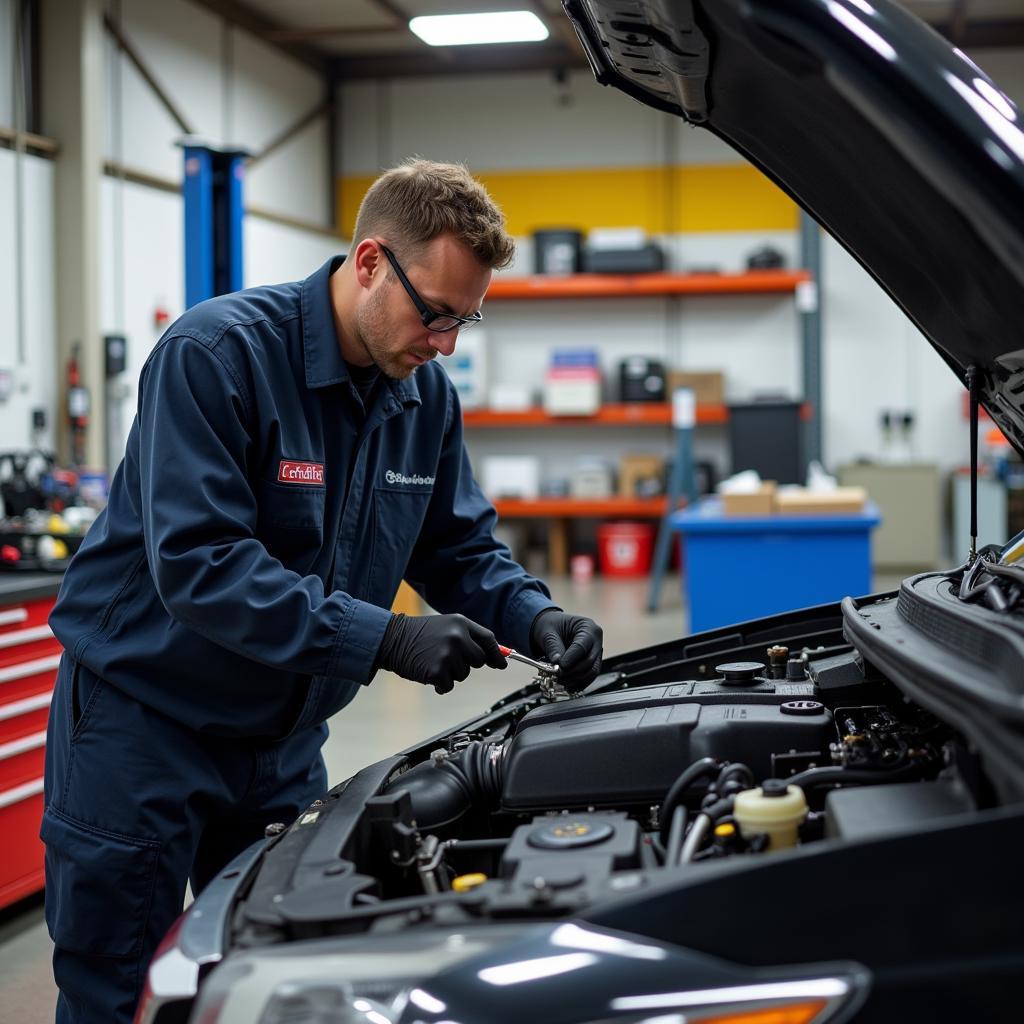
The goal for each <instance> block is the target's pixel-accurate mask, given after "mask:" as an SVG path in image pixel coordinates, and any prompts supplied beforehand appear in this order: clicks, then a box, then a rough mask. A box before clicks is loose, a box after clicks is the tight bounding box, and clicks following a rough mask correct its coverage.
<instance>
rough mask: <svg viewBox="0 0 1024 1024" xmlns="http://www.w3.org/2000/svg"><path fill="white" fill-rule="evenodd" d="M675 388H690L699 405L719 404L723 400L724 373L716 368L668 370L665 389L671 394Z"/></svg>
mask: <svg viewBox="0 0 1024 1024" xmlns="http://www.w3.org/2000/svg"><path fill="white" fill-rule="evenodd" d="M676 388H690V390H691V391H693V394H694V397H695V398H696V399H697V401H698V403H700V404H701V405H721V404H722V403H723V402H724V401H725V375H724V374H722V373H721V372H720V371H718V370H706V371H697V370H669V371H668V373H667V374H666V375H665V391H666V393H667V394H668V395H670V396H671V394H672V392H673V391H675V390H676Z"/></svg>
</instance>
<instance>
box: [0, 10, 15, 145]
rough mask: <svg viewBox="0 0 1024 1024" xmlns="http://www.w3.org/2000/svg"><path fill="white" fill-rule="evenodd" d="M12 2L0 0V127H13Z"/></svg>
mask: <svg viewBox="0 0 1024 1024" xmlns="http://www.w3.org/2000/svg"><path fill="white" fill-rule="evenodd" d="M13 9H14V3H13V0H0V125H5V126H7V127H13V125H14V96H13V92H14V81H13V77H12V75H11V74H10V72H9V69H10V67H11V64H12V61H13V59H14V54H13V49H12V38H13V34H14V22H13V14H12V12H13Z"/></svg>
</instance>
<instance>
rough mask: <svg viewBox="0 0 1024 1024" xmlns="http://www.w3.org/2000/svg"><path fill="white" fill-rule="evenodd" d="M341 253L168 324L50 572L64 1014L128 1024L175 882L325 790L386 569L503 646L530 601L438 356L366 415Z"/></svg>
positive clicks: (57, 959) (47, 820)
mask: <svg viewBox="0 0 1024 1024" xmlns="http://www.w3.org/2000/svg"><path fill="white" fill-rule="evenodd" d="M340 262H341V259H340V258H335V259H334V260H332V261H329V262H328V263H327V264H325V265H324V266H323V267H321V268H320V269H319V270H318V271H317V272H316V273H314V274H313V275H312V276H311V277H309V278H307V279H306V280H305V281H302V282H296V283H292V284H284V285H278V286H271V287H262V288H253V289H249V290H247V291H244V292H238V293H235V294H232V295H227V296H221V297H219V298H216V299H211V300H210V301H208V302H204V303H202V304H200V305H198V306H196V307H194V308H193V309H191V310H190V311H189V312H187V313H186V314H185V315H184V316H183V317H181V319H179V320H178V321H177V322H176V323H175V324H174V325H172V327H171V328H170V329H169V330H168V331H167V333H166V334H165V335H164V337H163V338H162V339H161V340H160V342H159V343H158V344H157V346H156V347H155V349H154V350H153V352H152V354H151V355H150V358H149V359H148V361H147V362H146V365H145V366H144V368H143V370H142V374H141V377H140V381H139V404H138V414H137V416H136V419H135V422H134V424H133V426H132V430H131V433H130V436H129V439H128V445H127V450H126V452H125V458H124V461H123V462H122V463H121V466H120V467H119V468H118V471H117V473H116V474H115V476H114V479H113V481H112V483H111V489H110V499H109V503H108V505H107V508H106V509H105V510H104V512H103V513H102V514H101V515H100V517H99V518H98V519H97V521H96V523H95V524H94V525H93V527H92V529H91V530H90V531H89V535H88V536H87V538H86V540H85V542H84V543H83V545H82V548H81V550H80V551H79V553H78V554H77V555H76V557H75V559H74V561H73V562H72V564H71V566H70V568H69V569H68V571H67V574H66V576H65V578H64V583H63V586H62V587H61V592H60V596H59V598H58V601H57V605H56V607H55V609H54V611H53V613H52V615H51V618H50V623H51V625H52V627H53V630H54V632H55V634H56V635H57V637H58V639H59V640H60V641H61V643H62V644H63V645H64V648H65V655H64V659H63V661H62V663H61V667H60V670H59V672H58V678H57V687H56V690H55V693H54V700H53V705H52V710H51V716H50V723H49V732H48V737H47V764H46V794H45V800H46V811H45V815H44V819H43V826H42V837H43V840H44V842H45V843H46V917H47V923H48V925H49V928H50V934H51V936H52V938H53V940H54V943H55V946H56V950H55V954H54V974H55V977H56V980H57V983H58V985H59V987H60V989H61V996H60V1000H59V1003H58V1011H57V1019H58V1021H59V1022H62V1024H63V1022H71V1021H75V1022H90V1024H91V1022H94V1021H95V1022H97V1024H99V1022H100V1021H102V1022H103V1024H112V1022H122V1021H123V1022H128V1021H130V1020H131V1014H132V1012H133V1008H134V1005H135V1003H136V1001H137V999H138V996H139V994H140V992H141V986H142V983H143V981H144V973H145V969H146V966H147V964H148V962H149V959H150V958H151V956H152V953H153V951H154V949H155V946H156V944H157V942H158V941H159V939H160V938H161V936H162V934H163V933H164V932H165V931H166V930H167V928H168V927H169V926H170V924H171V923H172V922H173V920H174V918H175V917H176V916H177V914H178V913H179V912H180V910H181V905H182V896H183V892H184V887H185V881H186V879H188V878H191V881H192V885H193V888H194V889H195V890H197V891H198V890H199V889H201V888H202V887H203V885H204V884H205V883H206V882H207V881H209V879H210V878H211V877H212V876H213V875H214V874H215V873H216V872H217V870H219V868H220V867H222V866H223V865H224V864H225V863H226V862H227V861H228V860H229V859H230V858H231V857H233V856H234V855H235V854H236V853H237V852H239V851H241V850H242V849H244V848H245V847H246V846H248V845H250V844H251V843H252V842H253V841H254V840H255V839H258V838H259V837H260V836H262V834H263V828H264V826H265V825H266V824H268V823H269V822H272V821H284V822H288V821H290V820H292V819H293V818H294V817H295V816H296V815H297V814H298V812H299V811H300V810H302V809H303V808H304V807H306V806H308V804H309V803H310V802H311V801H312V800H313V799H315V798H316V797H317V796H318V795H320V794H321V793H322V792H323V791H324V789H325V788H326V778H325V772H324V767H323V760H322V757H321V756H320V746H321V744H322V743H323V740H324V738H325V737H326V734H327V727H326V725H325V724H324V723H325V720H326V719H327V718H328V716H330V715H332V714H334V712H336V711H338V710H339V709H340V708H342V707H344V706H345V705H346V704H347V703H348V702H349V701H350V700H352V698H353V696H354V695H355V693H356V692H357V690H358V689H359V686H360V685H361V684H365V683H368V682H369V681H370V679H371V677H372V675H373V671H374V659H375V656H376V653H377V649H378V646H379V644H380V641H381V638H382V636H383V633H384V628H385V626H386V624H387V622H388V620H389V617H390V612H389V611H388V610H387V609H388V608H389V607H390V605H391V602H392V600H393V598H394V595H395V593H396V591H397V589H398V585H399V583H400V581H401V580H402V578H403V577H404V578H405V579H407V580H408V581H409V582H410V583H411V584H412V585H413V586H414V587H415V588H416V589H417V590H418V591H419V592H420V593H421V594H422V595H423V596H424V597H425V598H426V600H427V601H428V602H429V603H430V604H431V605H432V606H433V607H435V608H437V609H439V610H441V611H445V612H456V611H461V612H464V613H465V614H467V615H468V616H469V617H471V618H472V619H474V620H475V621H477V622H479V623H481V624H482V625H484V626H486V627H487V628H489V629H491V630H492V631H493V632H494V633H495V634H496V635H497V637H498V638H499V639H500V641H501V642H503V643H507V644H510V645H512V646H515V647H518V648H520V649H523V650H529V648H530V644H529V635H528V634H529V629H530V625H531V624H532V622H533V619H534V618H535V616H536V615H537V614H538V613H539V612H540V611H543V610H544V609H545V608H550V607H552V606H553V605H552V601H551V599H550V595H549V593H548V591H547V589H546V588H545V586H544V585H543V584H542V583H541V582H540V581H539V580H537V579H534V578H533V577H531V576H529V575H527V574H526V573H525V572H524V570H523V569H522V568H521V567H520V566H518V565H517V564H516V563H515V562H514V561H513V560H512V559H511V557H510V554H509V551H508V549H507V548H506V547H504V546H503V545H501V544H499V543H497V542H496V541H495V539H494V536H493V527H494V524H495V519H496V516H495V512H494V509H493V508H492V507H491V505H490V504H489V503H488V502H487V500H486V499H485V498H484V497H483V495H482V493H481V492H480V489H479V487H478V486H477V484H476V482H475V480H474V479H473V475H472V471H471V469H470V465H469V461H468V458H467V456H466V452H465V449H464V446H463V441H462V417H461V412H460V409H459V403H458V398H457V396H456V393H455V391H454V389H453V387H452V385H451V383H450V382H449V380H448V378H447V375H446V374H445V373H444V371H443V370H442V369H441V368H440V367H439V366H437V365H436V364H432V363H430V364H427V365H425V366H422V367H420V369H419V370H418V371H417V372H416V374H415V376H413V377H410V378H409V379H407V380H403V381H399V380H391V379H388V378H384V379H383V380H382V382H381V383H380V384H379V385H378V387H377V389H376V391H375V392H374V397H373V399H372V400H371V407H370V408H368V409H364V408H363V405H362V401H361V399H360V397H359V393H358V391H357V390H356V388H355V387H354V386H353V384H352V381H351V379H350V376H349V373H348V370H347V367H346V364H345V362H344V360H343V359H342V355H341V350H340V347H339V343H338V339H337V337H336V334H335V329H334V321H333V316H332V308H331V304H330V296H329V290H328V279H329V276H330V274H331V273H332V272H333V271H334V270H335V269H337V267H338V266H339V265H340Z"/></svg>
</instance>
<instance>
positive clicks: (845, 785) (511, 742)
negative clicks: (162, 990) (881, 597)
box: [236, 629, 992, 945]
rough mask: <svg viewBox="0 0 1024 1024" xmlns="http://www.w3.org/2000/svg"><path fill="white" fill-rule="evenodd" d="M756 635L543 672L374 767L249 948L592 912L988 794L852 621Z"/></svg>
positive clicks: (304, 843) (321, 811)
mask: <svg viewBox="0 0 1024 1024" xmlns="http://www.w3.org/2000/svg"><path fill="white" fill-rule="evenodd" d="M783 632H785V631H783ZM801 632H802V633H804V634H806V630H802V631H801ZM744 639H745V642H744V643H741V644H736V642H735V641H736V638H735V637H731V638H722V640H721V641H719V642H713V643H712V644H711V649H710V650H706V651H705V650H687V649H681V648H680V647H679V646H678V645H675V646H674V647H673V646H672V645H665V648H664V649H663V650H662V649H659V648H653V649H649V651H647V652H642V654H643V657H642V658H640V659H638V660H635V661H633V662H629V661H623V660H622V659H619V660H618V661H613V662H612V663H611V664H610V666H609V671H607V672H606V673H605V674H604V675H602V676H601V677H599V679H598V680H597V681H596V682H595V683H594V684H593V685H592V686H591V687H590V689H589V690H588V692H587V693H586V694H584V695H582V696H577V697H570V696H567V695H566V694H564V693H560V692H557V690H556V689H552V687H550V686H547V685H545V686H541V685H538V683H535V684H534V685H531V686H528V687H525V688H524V689H523V690H521V691H518V692H517V693H514V694H512V695H510V696H509V697H507V698H505V700H503V701H501V702H500V703H499V704H497V705H495V706H494V707H493V708H491V709H490V711H489V712H487V713H486V714H484V715H483V716H482V717H481V718H479V719H477V720H475V721H473V722H470V723H466V724H465V725H464V726H462V727H459V728H458V729H457V730H455V731H453V732H452V733H450V734H446V735H442V736H440V737H437V738H435V739H434V740H431V741H428V742H427V743H425V744H423V745H422V746H420V747H419V748H416V749H415V750H410V751H406V752H405V753H404V754H402V755H398V756H396V757H395V758H392V759H390V760H389V761H385V762H380V763H379V764H377V765H374V766H371V768H368V769H365V770H364V771H363V772H361V773H359V775H357V776H355V777H354V778H353V779H351V780H349V782H348V783H344V784H342V785H341V786H339V787H336V789H335V790H333V791H332V792H331V794H330V795H329V796H328V797H327V798H326V799H325V800H324V801H320V802H319V806H314V807H313V808H311V809H310V811H309V812H307V814H305V815H303V816H302V817H301V818H300V819H299V821H297V822H296V823H295V824H294V825H292V826H291V828H290V829H288V830H287V831H286V832H285V833H284V834H283V835H281V836H280V838H279V840H278V846H277V852H276V853H275V854H274V855H273V856H271V857H269V858H268V859H267V862H266V865H265V867H264V869H263V871H261V872H260V874H259V875H258V876H257V878H256V880H255V882H254V884H253V887H252V890H251V891H250V892H249V894H248V897H247V899H246V900H245V904H244V915H242V916H241V917H240V918H239V920H240V921H243V922H244V927H242V928H241V929H240V930H239V931H238V932H236V938H237V939H238V940H239V941H240V942H241V943H242V944H243V945H248V944H253V943H255V944H259V943H261V942H263V941H271V942H272V941H275V939H274V937H273V936H278V937H279V936H280V934H281V930H282V929H283V930H284V931H285V932H286V933H287V934H288V935H289V936H291V937H295V938H310V937H316V936H322V935H330V934H343V933H350V932H358V931H361V930H368V929H379V928H380V927H383V926H385V923H386V922H390V924H388V925H387V927H408V926H411V925H415V923H416V922H419V921H427V920H432V921H435V922H439V921H440V920H442V919H443V920H446V921H447V920H450V921H453V922H455V921H459V920H470V919H476V920H481V919H491V920H494V919H510V918H536V917H559V916H566V915H572V914H579V913H580V912H582V911H584V910H585V909H587V908H590V907H593V906H595V905H597V904H601V903H602V902H604V901H607V900H609V899H613V898H615V897H618V896H622V895H628V894H630V893H634V892H638V891H640V890H643V889H644V888H645V887H650V886H652V885H657V882H658V880H659V878H660V879H664V878H666V877H667V876H668V875H667V873H673V872H680V871H683V872H687V871H689V872H692V871H702V870H703V869H704V866H705V865H707V864H710V863H718V864H723V865H724V864H727V863H730V862H733V861H737V860H741V859H744V858H751V857H754V858H764V857H772V856H773V855H775V854H776V853H778V851H780V850H787V849H793V848H796V847H806V846H809V845H811V844H815V845H816V844H822V843H832V844H835V843H840V844H842V843H845V842H847V841H849V840H861V839H867V838H873V837H878V836H883V835H885V834H886V833H893V834H895V833H897V832H899V831H901V830H908V829H910V830H912V829H915V828H918V827H920V826H921V825H922V823H927V822H929V821H934V820H936V819H941V818H944V817H951V816H955V815H958V814H961V813H963V812H968V811H971V810H974V809H977V808H979V807H983V806H986V805H987V804H990V803H991V800H992V797H991V794H990V793H988V792H986V790H985V783H984V781H983V776H982V775H981V773H979V772H978V771H977V770H976V768H975V766H974V764H973V755H972V753H971V750H970V746H969V744H967V743H966V742H965V741H964V740H963V739H962V738H961V737H960V736H958V734H957V732H956V731H955V730H954V729H953V728H951V727H950V726H949V725H948V724H946V723H944V722H943V721H940V720H939V719H938V718H937V717H935V716H934V715H933V714H931V713H930V712H928V711H927V710H924V709H923V708H922V707H920V706H918V705H916V704H915V703H913V702H912V701H910V700H909V699H908V698H907V697H905V696H904V695H903V693H902V692H901V691H900V690H899V689H897V688H896V687H895V686H894V685H892V684H891V683H890V682H889V681H888V680H887V679H886V677H885V676H884V675H883V674H882V673H880V672H879V671H877V670H876V669H874V668H873V667H872V666H871V664H870V663H868V662H866V661H865V659H864V658H863V657H862V656H861V654H860V653H859V652H858V650H857V649H856V648H855V647H853V646H852V645H851V644H849V643H848V642H846V641H845V637H844V636H843V635H842V634H841V633H840V632H839V631H838V630H836V629H828V630H825V631H823V632H821V633H820V634H807V635H803V636H800V637H790V638H789V641H788V642H771V643H767V644H766V643H764V641H763V640H760V641H759V639H758V638H750V642H746V638H744ZM801 640H802V641H804V642H803V643H799V642H800V641H801ZM815 640H820V641H822V642H821V643H817V644H816V645H814V646H812V645H811V643H808V642H807V641H811V642H812V643H813V641H815ZM794 641H796V642H794ZM798 643H799V646H797V644H798ZM719 651H722V652H724V654H722V655H719V654H718V652H719ZM758 653H760V655H761V656H760V658H757V657H756V655H757V654H758ZM538 682H539V681H538ZM290 849H291V850H293V853H292V854H291V855H288V851H289V850H290ZM271 865H273V868H274V869H273V870H270V866H271Z"/></svg>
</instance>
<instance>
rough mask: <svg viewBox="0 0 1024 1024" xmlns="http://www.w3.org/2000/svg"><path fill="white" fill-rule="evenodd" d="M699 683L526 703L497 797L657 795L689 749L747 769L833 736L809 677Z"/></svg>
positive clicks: (554, 802)
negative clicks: (740, 686)
mask: <svg viewBox="0 0 1024 1024" xmlns="http://www.w3.org/2000/svg"><path fill="white" fill-rule="evenodd" d="M735 689H736V688H735V687H727V686H724V685H721V684H713V683H707V682H700V683H689V682H687V683H677V684H673V685H671V686H651V687H645V688H642V689H636V690H630V691H624V692H621V693H613V694H602V695H599V696H596V697H592V698H586V699H583V700H571V701H562V702H560V703H557V704H549V705H546V706H544V707H540V708H536V709H534V710H533V711H531V712H530V713H529V714H528V715H526V716H525V717H524V718H523V720H522V721H521V722H520V723H519V726H518V728H517V730H516V734H515V736H513V737H512V739H511V740H510V741H509V744H508V747H507V749H506V751H505V757H504V765H503V773H502V774H503V784H502V806H503V807H506V808H508V809H509V810H525V809H533V808H542V807H544V808H550V807H552V806H557V807H566V808H571V807H586V806H591V805H592V806H603V807H610V806H621V805H622V804H624V803H640V802H660V801H661V800H662V798H663V797H664V795H665V793H666V791H667V790H668V788H669V787H670V786H671V785H672V783H673V781H674V780H675V779H676V777H677V776H678V775H679V773H680V772H681V771H682V770H683V769H684V768H685V767H686V766H687V765H688V764H691V763H692V762H693V761H695V760H697V758H700V757H705V756H711V757H717V758H721V759H722V760H729V761H742V762H743V763H744V764H746V765H748V766H749V767H750V769H751V770H752V771H753V773H754V776H755V778H764V777H766V776H768V775H770V774H771V758H772V755H773V754H780V753H788V752H790V751H799V752H817V753H820V754H821V755H822V758H823V760H824V759H825V757H826V755H827V751H828V745H829V743H830V742H831V741H832V740H834V739H835V730H834V727H833V724H832V715H831V714H830V713H829V711H828V710H827V709H826V708H825V707H824V706H823V705H821V704H819V703H817V702H816V701H814V700H813V696H814V688H813V685H812V684H808V683H803V684H799V685H792V684H773V683H771V682H766V681H763V680H762V681H760V682H759V683H757V684H756V685H755V686H752V687H750V688H749V689H744V691H743V692H735Z"/></svg>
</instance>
